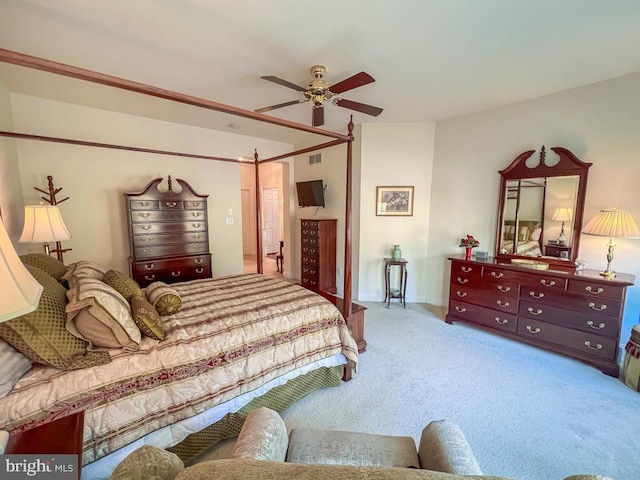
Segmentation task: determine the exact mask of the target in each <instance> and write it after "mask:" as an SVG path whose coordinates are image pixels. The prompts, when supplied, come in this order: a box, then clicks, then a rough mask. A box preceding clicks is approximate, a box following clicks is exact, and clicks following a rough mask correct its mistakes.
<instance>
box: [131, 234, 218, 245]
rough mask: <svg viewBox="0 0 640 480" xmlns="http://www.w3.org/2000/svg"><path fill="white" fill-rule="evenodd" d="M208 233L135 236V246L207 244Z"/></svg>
mask: <svg viewBox="0 0 640 480" xmlns="http://www.w3.org/2000/svg"><path fill="white" fill-rule="evenodd" d="M206 241H207V233H206V232H192V233H175V234H162V235H134V236H133V245H134V246H135V247H144V246H148V245H165V244H181V243H193V242H206Z"/></svg>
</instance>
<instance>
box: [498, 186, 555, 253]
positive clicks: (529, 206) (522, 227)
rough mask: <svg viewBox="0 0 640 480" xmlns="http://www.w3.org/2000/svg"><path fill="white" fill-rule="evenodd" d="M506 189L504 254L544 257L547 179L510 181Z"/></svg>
mask: <svg viewBox="0 0 640 480" xmlns="http://www.w3.org/2000/svg"><path fill="white" fill-rule="evenodd" d="M506 188H507V191H506V201H505V205H504V212H503V226H502V232H503V235H502V246H501V247H500V253H504V254H513V253H517V254H518V255H524V256H527V257H540V256H542V241H541V238H542V228H543V225H544V215H543V213H544V202H545V189H546V179H544V178H531V179H518V180H509V181H508V182H507V187H506ZM516 232H517V233H516Z"/></svg>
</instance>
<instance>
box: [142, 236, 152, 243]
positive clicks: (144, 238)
mask: <svg viewBox="0 0 640 480" xmlns="http://www.w3.org/2000/svg"><path fill="white" fill-rule="evenodd" d="M140 240H142V241H143V242H151V241H153V237H140Z"/></svg>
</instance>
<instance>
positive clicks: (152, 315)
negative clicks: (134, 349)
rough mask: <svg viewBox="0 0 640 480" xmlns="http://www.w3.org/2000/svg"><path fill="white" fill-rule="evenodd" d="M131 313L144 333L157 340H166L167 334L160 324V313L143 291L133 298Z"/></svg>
mask: <svg viewBox="0 0 640 480" xmlns="http://www.w3.org/2000/svg"><path fill="white" fill-rule="evenodd" d="M131 313H132V314H133V320H134V321H135V322H136V325H137V326H138V328H139V329H140V331H141V332H142V333H144V334H145V335H146V336H147V337H151V338H153V339H155V340H164V338H165V334H164V330H163V328H162V326H161V325H160V315H158V312H157V311H156V309H155V308H154V307H153V305H151V304H150V303H149V301H148V300H147V298H146V297H145V296H144V294H142V293H141V294H140V295H138V296H134V297H133V298H132V299H131Z"/></svg>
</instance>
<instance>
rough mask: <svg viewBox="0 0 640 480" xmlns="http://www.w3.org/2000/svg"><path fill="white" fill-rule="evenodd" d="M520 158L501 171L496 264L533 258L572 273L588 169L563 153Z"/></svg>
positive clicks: (559, 150) (559, 149)
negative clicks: (515, 259)
mask: <svg viewBox="0 0 640 480" xmlns="http://www.w3.org/2000/svg"><path fill="white" fill-rule="evenodd" d="M551 150H552V152H553V153H549V154H548V153H547V151H546V149H545V147H544V146H543V147H542V148H541V149H540V152H539V155H537V156H535V155H534V153H535V152H536V151H535V150H528V151H526V152H523V153H521V154H520V155H518V156H517V157H516V158H515V159H514V160H513V161H512V162H511V164H510V165H509V166H508V167H507V168H505V169H504V170H501V171H500V176H501V181H500V202H499V206H498V213H499V215H498V229H497V235H496V253H495V256H496V258H497V259H498V260H499V261H505V262H510V261H511V259H513V258H525V259H526V258H529V259H530V258H531V257H536V260H540V261H543V262H545V263H548V264H550V267H551V268H555V269H560V270H573V269H574V262H575V260H576V258H577V257H578V251H579V245H580V231H581V230H582V217H583V212H584V201H585V194H586V188H587V173H588V171H589V167H590V166H591V164H590V163H586V162H583V161H581V160H580V159H578V158H577V157H576V156H575V155H574V154H573V153H571V152H570V151H569V150H567V149H566V148H562V147H552V148H551Z"/></svg>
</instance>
